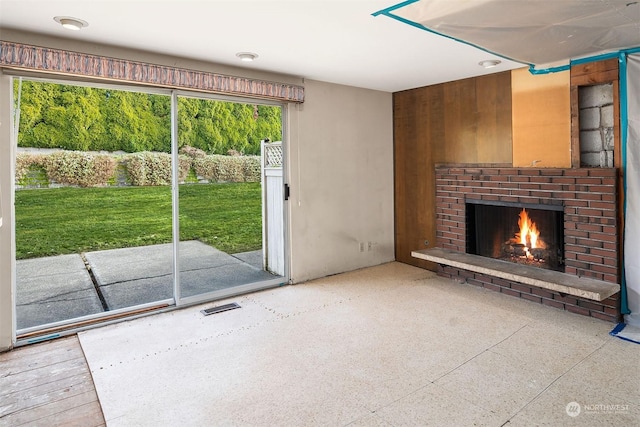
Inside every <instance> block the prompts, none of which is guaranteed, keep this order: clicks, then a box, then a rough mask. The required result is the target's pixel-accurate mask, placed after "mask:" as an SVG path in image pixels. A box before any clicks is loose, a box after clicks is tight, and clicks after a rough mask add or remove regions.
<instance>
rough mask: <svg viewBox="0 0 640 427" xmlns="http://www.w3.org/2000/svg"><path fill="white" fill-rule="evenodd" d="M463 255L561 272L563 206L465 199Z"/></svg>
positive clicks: (562, 257) (562, 267)
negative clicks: (464, 248)
mask: <svg viewBox="0 0 640 427" xmlns="http://www.w3.org/2000/svg"><path fill="white" fill-rule="evenodd" d="M465 207H466V209H465V210H466V215H465V216H466V234H467V235H466V246H467V247H466V252H467V253H469V254H474V255H481V256H485V257H489V258H495V259H501V260H505V261H510V262H513V263H517V264H524V265H529V266H535V267H540V268H545V269H549V270H555V271H561V272H564V218H563V215H564V212H563V207H562V206H556V205H534V204H521V203H510V202H496V201H484V200H467V201H466V204H465Z"/></svg>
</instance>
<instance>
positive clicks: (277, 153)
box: [264, 142, 282, 168]
mask: <svg viewBox="0 0 640 427" xmlns="http://www.w3.org/2000/svg"><path fill="white" fill-rule="evenodd" d="M264 165H265V167H267V168H276V167H281V166H282V142H272V143H270V144H264Z"/></svg>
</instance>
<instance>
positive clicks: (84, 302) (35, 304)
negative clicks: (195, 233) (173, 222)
mask: <svg viewBox="0 0 640 427" xmlns="http://www.w3.org/2000/svg"><path fill="white" fill-rule="evenodd" d="M179 253H180V255H179V256H180V262H179V264H180V273H181V274H180V283H181V285H182V296H184V297H188V296H193V295H198V294H202V293H205V292H211V291H215V290H219V289H226V288H230V287H234V286H238V285H242V284H246V283H252V282H257V281H261V280H268V279H273V278H274V277H276V276H274V275H272V274H270V273H268V272H266V271H263V269H262V251H252V252H243V253H238V254H234V255H229V254H227V253H225V252H222V251H219V250H218V249H216V248H214V247H212V246H209V245H206V244H204V243H202V242H199V241H195V240H194V241H186V242H181V243H180V248H179ZM83 257H84V258H83ZM85 260H86V263H85ZM172 268H173V266H172V245H171V244H163V245H152V246H141V247H134V248H124V249H112V250H105V251H96V252H87V253H84V254H72V255H60V256H55V257H46V258H35V259H29V260H20V261H17V263H16V270H17V285H16V287H17V295H16V300H17V301H16V304H17V314H16V317H17V326H18V330H20V329H25V328H30V327H34V326H39V325H45V324H48V323H53V322H59V321H63V320H68V319H73V318H77V317H82V316H87V315H92V314H97V313H101V312H103V311H109V310H116V309H120V308H126V307H133V306H136V305H139V304H145V303H150V302H154V301H161V300H165V299H169V298H172V296H173V275H172ZM92 275H93V279H92V277H91V276H92Z"/></svg>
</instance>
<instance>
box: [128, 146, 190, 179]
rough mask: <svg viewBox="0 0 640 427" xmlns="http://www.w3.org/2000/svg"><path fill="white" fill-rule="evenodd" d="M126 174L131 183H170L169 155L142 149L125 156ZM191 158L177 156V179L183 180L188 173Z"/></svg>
mask: <svg viewBox="0 0 640 427" xmlns="http://www.w3.org/2000/svg"><path fill="white" fill-rule="evenodd" d="M124 161H125V164H126V168H127V174H128V176H129V180H130V181H131V185H169V184H171V155H170V154H167V153H156V152H151V151H142V152H140V153H133V154H129V155H127V156H125V160H124ZM191 163H192V160H191V158H190V157H188V156H185V155H180V156H178V180H179V181H184V180H186V178H187V176H188V175H189V170H190V169H191Z"/></svg>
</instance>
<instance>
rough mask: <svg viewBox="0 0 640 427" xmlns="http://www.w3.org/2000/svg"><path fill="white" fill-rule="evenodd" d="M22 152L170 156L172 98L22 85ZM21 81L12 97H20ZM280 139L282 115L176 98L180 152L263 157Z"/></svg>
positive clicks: (268, 110) (240, 105)
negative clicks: (264, 144)
mask: <svg viewBox="0 0 640 427" xmlns="http://www.w3.org/2000/svg"><path fill="white" fill-rule="evenodd" d="M21 84H22V89H21V100H20V108H21V115H20V132H19V141H18V145H19V146H20V147H42V148H63V149H67V150H90V151H101V150H105V151H117V150H122V151H125V152H138V151H161V152H167V153H168V152H171V122H170V121H171V99H170V97H168V96H166V95H157V94H147V93H142V92H130V91H123V90H117V89H100V88H92V87H86V86H75V85H63V84H57V83H48V82H38V81H30V80H23V81H22V83H21ZM18 85H19V83H18V80H16V83H15V87H14V92H15V94H16V95H17V93H18ZM264 138H269V139H271V140H280V139H282V109H281V108H280V107H278V106H265V105H256V104H246V103H234V102H226V101H218V100H211V99H204V98H192V97H183V96H181V97H179V98H178V146H179V147H182V146H184V145H190V146H192V147H196V148H200V149H202V150H204V151H206V152H207V153H210V154H227V153H228V152H229V150H235V151H239V152H242V153H244V154H258V153H259V152H260V140H262V139H264Z"/></svg>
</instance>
